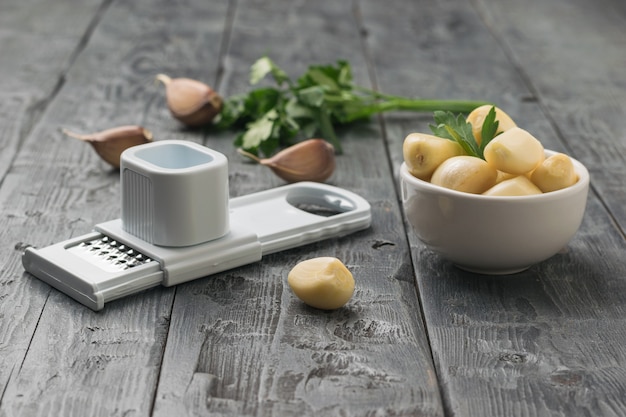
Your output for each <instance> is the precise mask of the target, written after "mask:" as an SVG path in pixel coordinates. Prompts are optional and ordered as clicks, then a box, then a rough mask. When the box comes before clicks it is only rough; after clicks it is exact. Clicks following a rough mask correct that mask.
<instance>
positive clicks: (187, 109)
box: [156, 74, 222, 127]
mask: <svg viewBox="0 0 626 417" xmlns="http://www.w3.org/2000/svg"><path fill="white" fill-rule="evenodd" d="M156 78H157V80H159V81H161V82H162V83H163V84H164V85H165V95H166V99H167V106H168V108H169V110H170V113H171V114H172V116H174V117H175V118H176V119H178V120H179V121H180V122H181V123H183V124H185V125H187V126H190V127H198V126H203V125H206V124H208V123H210V122H211V121H212V120H213V118H214V117H215V116H217V115H218V114H219V113H220V111H221V110H222V97H221V96H220V95H219V94H218V93H216V92H215V91H214V90H213V89H212V88H211V87H209V86H208V85H206V84H204V83H202V82H200V81H197V80H192V79H191V78H171V77H169V76H167V75H165V74H159V75H157V77H156Z"/></svg>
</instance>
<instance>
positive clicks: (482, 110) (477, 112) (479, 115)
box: [466, 104, 517, 145]
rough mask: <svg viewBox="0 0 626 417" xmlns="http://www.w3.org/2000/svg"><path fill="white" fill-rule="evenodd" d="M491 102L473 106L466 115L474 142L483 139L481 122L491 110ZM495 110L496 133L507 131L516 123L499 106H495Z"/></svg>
mask: <svg viewBox="0 0 626 417" xmlns="http://www.w3.org/2000/svg"><path fill="white" fill-rule="evenodd" d="M491 107H493V106H492V105H491V104H485V105H484V106H480V107H477V108H475V109H474V110H472V111H471V112H470V114H468V115H467V119H466V120H467V122H468V123H469V124H471V125H472V133H473V134H474V139H476V143H478V144H479V145H480V144H481V142H482V140H483V132H482V129H483V123H484V122H485V118H487V115H488V114H489V112H490V111H491ZM495 112H496V121H497V122H498V130H496V134H498V133H502V132H504V131H507V130H509V129H511V128H513V127H516V126H517V125H516V124H515V122H514V121H513V119H511V116H509V115H508V114H506V113H505V112H504V110H502V109H501V108H499V107H496V108H495Z"/></svg>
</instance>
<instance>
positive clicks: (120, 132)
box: [63, 125, 152, 168]
mask: <svg viewBox="0 0 626 417" xmlns="http://www.w3.org/2000/svg"><path fill="white" fill-rule="evenodd" d="M63 133H65V134H66V135H67V136H70V137H72V138H76V139H80V140H82V141H85V142H89V143H90V144H91V146H93V148H94V150H95V151H96V153H97V154H98V155H100V157H101V158H102V159H103V160H104V161H106V162H107V163H108V164H110V165H111V166H113V167H114V168H119V167H120V157H121V155H122V152H124V151H125V150H126V149H128V148H130V147H132V146H136V145H141V144H144V143H148V142H152V133H151V132H150V131H149V130H148V129H144V128H143V127H141V126H136V125H130V126H119V127H114V128H112V129H107V130H103V131H100V132H96V133H91V134H87V135H81V134H78V133H74V132H71V131H69V130H67V129H63Z"/></svg>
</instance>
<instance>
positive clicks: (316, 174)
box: [238, 139, 335, 183]
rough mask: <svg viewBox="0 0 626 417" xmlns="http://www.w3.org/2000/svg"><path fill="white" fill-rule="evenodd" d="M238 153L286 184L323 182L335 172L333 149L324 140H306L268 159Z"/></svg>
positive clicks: (246, 153)
mask: <svg viewBox="0 0 626 417" xmlns="http://www.w3.org/2000/svg"><path fill="white" fill-rule="evenodd" d="M238 151H239V153H241V154H242V155H244V156H247V157H248V158H250V159H253V160H255V161H256V162H258V163H259V164H261V165H265V166H267V167H269V168H270V169H271V170H272V171H274V173H275V174H276V175H278V176H279V177H280V178H282V179H284V180H285V181H287V182H290V183H292V182H299V181H314V182H324V181H326V180H327V179H328V178H329V177H330V176H331V175H332V174H333V172H334V171H335V148H334V147H333V145H332V144H330V143H329V142H327V141H325V140H324V139H308V140H305V141H303V142H300V143H298V144H295V145H292V146H290V147H288V148H285V149H283V150H282V151H280V152H278V153H277V154H275V155H274V156H272V157H270V158H259V157H258V156H256V155H254V154H251V153H250V152H246V151H244V150H242V149H238Z"/></svg>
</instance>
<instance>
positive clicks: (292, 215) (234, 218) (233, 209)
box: [230, 182, 371, 255]
mask: <svg viewBox="0 0 626 417" xmlns="http://www.w3.org/2000/svg"><path fill="white" fill-rule="evenodd" d="M230 220H231V225H237V226H244V227H245V228H247V229H248V230H251V231H253V232H254V233H256V235H257V238H258V240H259V242H260V243H261V248H262V253H263V255H267V254H269V253H274V252H279V251H282V250H286V249H291V248H293V247H297V246H302V245H305V244H308V243H312V242H316V241H319V240H323V239H328V238H332V237H339V236H343V235H347V234H349V233H352V232H355V231H358V230H361V229H366V228H368V227H369V226H370V224H371V208H370V205H369V203H368V202H367V201H366V200H365V199H364V198H362V197H361V196H359V195H357V194H355V193H353V192H350V191H348V190H345V189H342V188H339V187H335V186H332V185H328V184H322V183H315V182H299V183H295V184H290V185H286V186H283V187H278V188H274V189H270V190H266V191H261V192H257V193H254V194H249V195H246V196H242V197H236V198H232V199H231V200H230Z"/></svg>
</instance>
